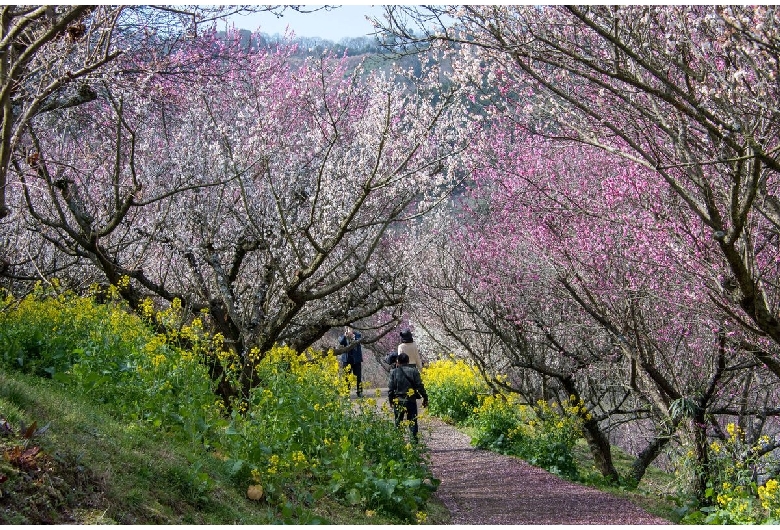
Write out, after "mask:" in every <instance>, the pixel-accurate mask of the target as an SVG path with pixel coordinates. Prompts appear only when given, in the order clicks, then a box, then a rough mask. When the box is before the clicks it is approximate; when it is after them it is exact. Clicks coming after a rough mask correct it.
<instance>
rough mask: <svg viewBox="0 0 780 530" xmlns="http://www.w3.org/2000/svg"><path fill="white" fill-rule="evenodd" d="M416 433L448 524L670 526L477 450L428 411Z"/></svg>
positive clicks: (531, 468) (621, 503)
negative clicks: (427, 456)
mask: <svg viewBox="0 0 780 530" xmlns="http://www.w3.org/2000/svg"><path fill="white" fill-rule="evenodd" d="M383 390H386V389H383ZM383 394H384V392H383ZM384 395H386V394H384ZM421 410H422V409H421ZM420 437H421V439H422V440H423V441H424V442H425V444H426V445H427V446H428V448H429V451H430V459H431V467H432V471H433V476H434V477H436V478H438V479H440V480H441V484H440V485H439V488H438V490H437V491H436V494H435V496H436V498H437V499H438V500H439V501H440V502H441V503H442V504H444V506H446V508H447V509H448V510H449V512H450V514H451V517H452V520H451V521H450V524H454V525H494V524H537V525H542V524H544V525H550V524H554V525H586V524H599V525H606V524H609V525H618V524H620V525H627V524H630V525H650V524H672V523H671V522H670V521H667V520H665V519H662V518H660V517H656V516H654V515H651V514H649V513H647V512H645V511H644V510H642V509H641V508H639V507H637V506H636V505H634V504H632V503H631V502H629V501H627V500H625V499H621V498H619V497H615V496H613V495H610V494H608V493H604V492H601V491H599V490H597V489H593V488H588V487H587V486H582V485H580V484H574V483H571V482H567V481H566V480H564V479H562V478H559V477H557V476H556V475H553V474H552V473H549V472H547V471H545V470H544V469H541V468H537V467H534V466H532V465H530V464H528V463H526V462H524V461H522V460H520V459H518V458H515V457H512V456H506V455H501V454H498V453H493V452H491V451H486V450H482V449H476V448H474V447H473V446H472V445H471V443H470V439H469V436H468V435H466V434H463V433H462V432H460V431H458V430H457V429H456V428H454V427H453V426H451V425H448V424H446V423H444V422H443V421H441V420H439V419H438V418H435V417H432V416H429V415H427V414H422V416H421V418H420Z"/></svg>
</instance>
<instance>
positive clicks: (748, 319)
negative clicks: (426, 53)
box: [385, 6, 780, 376]
mask: <svg viewBox="0 0 780 530" xmlns="http://www.w3.org/2000/svg"><path fill="white" fill-rule="evenodd" d="M390 11H391V14H392V17H391V18H390V19H389V22H386V23H385V26H386V29H387V30H388V31H389V32H391V33H393V34H394V36H395V42H396V43H398V42H403V43H406V44H407V45H410V44H416V45H419V46H422V45H429V44H431V43H447V44H452V43H455V44H457V45H458V48H459V50H460V51H461V52H462V57H463V58H464V60H463V61H462V62H460V63H459V68H457V69H456V72H459V73H460V74H461V75H463V76H464V77H470V78H471V79H472V80H475V81H477V82H478V84H479V86H481V87H482V88H483V89H485V90H486V93H485V97H486V98H487V99H490V98H493V97H494V96H499V97H500V98H504V97H507V98H508V100H504V101H503V102H500V101H499V105H498V107H497V108H498V109H500V110H501V112H505V113H507V114H508V115H511V116H513V117H514V118H515V119H516V120H517V121H518V122H520V123H522V124H524V125H525V127H526V129H527V130H529V131H532V132H534V133H535V134H538V135H541V136H545V137H549V138H555V139H568V140H571V141H575V142H579V143H583V144H587V145H592V146H595V147H598V148H600V149H603V150H605V151H606V152H609V153H612V154H614V155H616V156H619V157H622V158H624V159H626V160H629V161H633V162H634V163H636V164H639V165H641V166H643V167H645V168H647V169H648V170H650V171H652V172H655V173H656V174H657V176H658V178H659V193H660V192H661V189H663V190H668V192H670V193H673V194H675V196H677V197H678V200H679V201H680V202H681V204H682V205H684V206H685V207H686V208H687V210H688V211H689V212H690V214H691V215H694V216H695V217H696V218H698V219H699V222H700V228H701V229H700V230H699V232H698V235H697V238H696V242H695V244H696V245H697V246H700V247H706V246H709V242H710V241H715V243H716V248H717V251H718V257H719V261H720V263H719V264H717V265H716V269H717V272H718V277H719V282H717V283H715V282H707V283H706V284H704V285H703V287H705V288H706V289H707V296H708V297H709V298H710V299H711V301H712V303H714V304H716V305H718V306H719V308H720V310H721V313H723V314H724V315H727V316H728V317H729V318H732V319H733V320H734V321H736V322H740V323H741V325H742V327H743V329H744V331H745V333H746V335H745V340H744V343H743V346H744V349H745V350H746V351H750V352H751V354H752V355H753V356H754V357H755V358H756V359H757V360H758V361H759V362H761V363H763V364H764V365H766V366H767V368H768V369H769V370H771V371H772V372H773V373H774V374H775V375H776V376H777V375H780V361H778V355H777V353H776V347H777V344H778V343H780V321H778V318H777V315H778V307H777V300H778V293H777V291H776V288H775V287H774V286H775V285H777V282H776V278H777V260H776V256H777V247H776V242H777V227H778V220H780V216H779V215H778V213H779V212H780V210H778V204H779V203H778V199H777V197H776V188H775V186H776V179H777V174H778V169H780V163H779V162H778V158H777V157H778V152H779V151H778V138H780V135H778V134H777V133H778V112H777V102H778V101H780V98H778V95H779V94H778V83H777V77H778V63H777V59H776V56H777V51H778V44H777V43H778V42H780V40H779V39H778V31H780V26H779V25H778V15H777V9H776V7H774V6H768V7H764V6H761V7H748V6H739V7H714V6H699V7H694V8H691V7H689V6H679V7H674V6H665V7H649V6H620V7H607V6H587V7H564V6H560V7H558V6H555V7H544V8H540V7H537V6H462V7H445V8H426V9H422V8H403V7H394V8H390ZM444 15H446V16H444ZM437 22H438V24H437ZM442 24H444V25H442ZM415 29H416V30H417V31H416V32H414V31H413V30H415ZM421 35H422V36H421ZM692 244H693V243H692ZM764 339H769V340H770V341H771V342H772V346H771V347H769V348H768V347H767V346H766V345H765V344H763V340H764Z"/></svg>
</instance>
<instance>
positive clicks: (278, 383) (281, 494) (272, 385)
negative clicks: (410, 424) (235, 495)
mask: <svg viewBox="0 0 780 530" xmlns="http://www.w3.org/2000/svg"><path fill="white" fill-rule="evenodd" d="M257 376H258V379H259V380H260V381H262V383H261V385H260V386H258V387H257V388H255V389H254V390H253V391H252V394H251V396H250V398H249V400H247V401H246V402H245V403H244V404H243V405H242V406H241V407H237V408H238V409H240V408H242V407H243V408H245V412H246V413H245V414H244V415H242V414H239V413H238V411H236V412H234V414H233V417H232V419H231V422H230V425H229V426H228V427H227V428H226V429H225V431H224V436H223V437H222V440H221V444H222V447H223V448H224V450H225V452H226V453H228V454H230V459H229V461H228V465H229V466H231V468H232V469H233V471H234V474H235V476H236V479H237V481H239V483H241V484H242V485H254V486H259V487H260V488H261V490H262V491H263V495H264V496H265V497H266V498H267V499H268V500H269V501H270V502H275V503H277V502H278V503H284V502H286V501H287V500H288V498H289V497H290V496H298V495H301V494H302V490H303V489H304V488H301V487H300V485H301V484H307V485H309V484H313V485H315V486H316V488H315V494H316V496H321V495H324V494H325V493H331V494H333V495H335V496H336V497H338V498H339V499H341V500H342V501H343V502H345V503H347V504H351V505H359V506H363V507H364V508H366V509H369V510H379V511H382V512H385V513H388V514H393V515H396V516H399V517H401V518H403V519H405V520H413V519H414V518H415V517H416V516H417V512H418V511H419V510H420V509H421V508H422V507H423V505H424V503H425V501H426V500H427V499H428V497H429V495H430V493H431V491H433V490H434V489H435V485H436V482H435V481H434V479H433V477H432V475H431V473H430V471H429V470H428V467H427V465H426V462H425V459H424V453H422V452H420V451H419V450H418V449H419V448H415V447H412V446H411V445H410V444H408V443H407V442H406V441H405V440H404V437H403V431H402V430H399V429H396V428H395V426H394V425H393V423H392V422H391V421H389V418H390V412H389V410H384V411H383V412H382V413H380V412H378V411H377V406H376V400H375V399H373V398H367V399H364V400H361V401H359V402H358V404H357V405H356V406H353V405H352V404H351V403H350V400H349V398H348V396H349V389H348V387H347V384H346V382H345V380H344V378H343V377H341V376H339V373H338V363H337V361H336V358H335V357H334V356H332V355H323V354H321V353H319V352H314V351H311V350H309V351H306V352H304V353H302V354H299V353H297V352H295V351H294V350H292V349H290V348H286V347H275V348H274V349H273V350H271V351H270V352H268V354H267V355H266V356H265V357H264V358H263V359H262V360H261V361H260V362H259V363H258V365H257Z"/></svg>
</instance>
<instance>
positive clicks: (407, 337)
mask: <svg viewBox="0 0 780 530" xmlns="http://www.w3.org/2000/svg"><path fill="white" fill-rule="evenodd" d="M400 335H401V342H414V338H412V332H411V331H409V330H408V329H405V330H403V331H401V333H400Z"/></svg>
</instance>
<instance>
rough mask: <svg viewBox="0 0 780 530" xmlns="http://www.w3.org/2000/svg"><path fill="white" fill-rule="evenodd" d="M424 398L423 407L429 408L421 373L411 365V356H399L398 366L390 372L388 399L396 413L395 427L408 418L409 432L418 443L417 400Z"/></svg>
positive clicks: (402, 354) (403, 354)
mask: <svg viewBox="0 0 780 530" xmlns="http://www.w3.org/2000/svg"><path fill="white" fill-rule="evenodd" d="M420 398H422V400H423V401H422V406H423V407H427V406H428V393H427V392H426V391H425V386H424V385H423V382H422V378H421V377H420V372H419V370H417V368H416V367H414V366H411V365H410V364H409V356H408V355H407V354H405V353H400V354H398V366H397V367H396V368H393V370H392V371H391V372H390V379H389V381H388V383H387V399H388V401H389V402H390V404H391V405H392V407H393V412H394V413H395V426H396V427H398V426H399V425H400V424H401V422H402V421H403V419H404V416H406V420H407V421H408V422H409V432H411V434H412V439H413V440H414V441H417V432H418V430H419V428H418V424H417V400H418V399H420Z"/></svg>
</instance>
